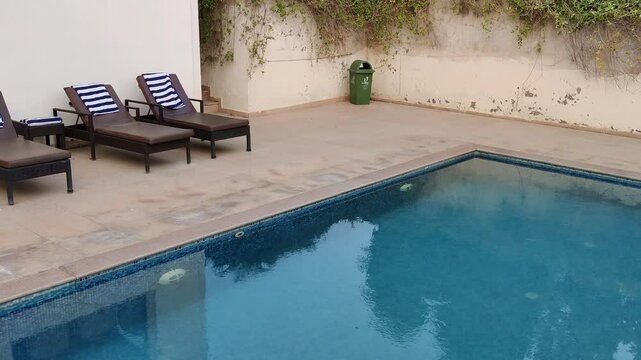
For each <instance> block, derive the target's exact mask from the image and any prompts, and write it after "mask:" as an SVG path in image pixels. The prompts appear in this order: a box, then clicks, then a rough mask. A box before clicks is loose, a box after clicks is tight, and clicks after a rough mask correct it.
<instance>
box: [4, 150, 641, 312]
mask: <svg viewBox="0 0 641 360" xmlns="http://www.w3.org/2000/svg"><path fill="white" fill-rule="evenodd" d="M475 153H487V154H493V155H498V156H504V157H510V158H515V159H520V160H526V161H533V162H538V163H542V164H546V165H552V166H560V167H564V168H569V169H575V170H578V171H584V172H592V173H595V174H603V175H606V176H613V177H617V178H623V179H629V180H632V181H641V173H639V172H634V171H628V170H622V169H616V168H610V167H606V166H601V165H594V164H589V163H585V162H580V161H573V160H566V159H560V158H555V157H551V156H547V155H542V154H533V153H527V152H521V151H515V150H509V149H504V148H498V147H492V146H485V145H478V144H471V143H467V144H462V145H457V146H454V147H451V148H449V149H445V150H442V151H439V152H434V153H431V154H426V155H422V156H419V157H417V158H415V159H412V160H409V161H406V162H403V163H400V164H395V165H392V166H389V167H387V168H384V169H380V170H376V171H373V172H370V173H366V174H363V175H359V176H356V177H353V178H350V179H347V180H344V181H341V182H338V183H335V184H331V185H327V186H322V187H319V188H317V189H313V190H310V191H307V192H303V193H300V194H296V195H294V196H291V197H288V198H285V199H280V200H276V201H273V202H270V203H267V204H263V205H260V206H258V207H255V208H253V209H249V210H245V211H241V212H238V213H234V214H230V215H226V216H223V217H221V218H218V219H214V220H210V221H207V222H204V223H201V224H197V225H194V226H192V227H190V228H188V229H181V230H177V231H173V232H170V233H168V234H164V235H161V236H158V237H155V238H151V239H148V240H144V241H141V242H139V243H135V244H132V245H129V246H126V247H123V248H119V249H114V250H111V251H108V252H105V253H102V254H97V255H92V256H90V257H87V258H83V259H80V260H76V261H74V262H71V263H69V264H66V265H62V266H58V267H54V268H51V269H47V270H44V271H41V272H38V273H35V274H30V275H27V276H23V277H20V278H17V279H12V280H9V281H7V282H4V283H2V284H0V305H1V304H5V303H8V302H11V301H15V300H17V299H20V298H23V297H25V296H29V295H32V294H35V293H38V292H41V291H45V290H49V289H52V288H55V287H57V286H60V285H63V284H65V283H68V282H72V281H77V280H81V279H84V278H87V277H89V276H92V275H96V274H99V273H102V272H105V271H109V270H111V269H114V268H116V267H119V266H122V265H125V264H127V263H130V262H133V261H137V260H140V259H144V258H147V257H151V256H154V255H157V254H160V253H163V252H165V251H169V250H172V249H176V248H179V247H181V246H185V245H188V244H191V243H195V242H197V241H200V240H202V239H205V238H207V237H211V236H214V235H217V234H222V233H225V232H228V231H230V230H233V229H236V228H240V227H243V226H246V225H248V224H251V223H254V222H257V221H259V220H263V219H267V218H271V217H275V216H278V215H280V214H284V213H287V212H290V211H293V210H295V209H298V208H301V207H305V206H309V205H312V204H314V203H318V202H321V201H323V200H326V199H329V198H332V197H335V196H338V195H341V194H345V193H348V192H350V191H354V190H357V189H360V188H363V187H367V186H370V185H373V184H376V183H378V182H381V181H384V180H388V179H391V178H394V177H398V176H402V175H404V174H408V173H410V172H413V171H417V170H420V169H422V168H425V167H429V166H431V165H434V164H437V163H439V162H443V161H447V160H450V159H453V158H456V157H461V156H465V155H474V154H475Z"/></svg>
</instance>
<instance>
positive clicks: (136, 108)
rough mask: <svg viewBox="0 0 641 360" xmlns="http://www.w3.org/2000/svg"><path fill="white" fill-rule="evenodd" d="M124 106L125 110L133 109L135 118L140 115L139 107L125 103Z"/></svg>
mask: <svg viewBox="0 0 641 360" xmlns="http://www.w3.org/2000/svg"><path fill="white" fill-rule="evenodd" d="M125 108H127V110H134V111H135V112H136V118H139V117H140V108H139V107H135V106H129V105H125Z"/></svg>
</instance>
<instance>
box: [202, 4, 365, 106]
mask: <svg viewBox="0 0 641 360" xmlns="http://www.w3.org/2000/svg"><path fill="white" fill-rule="evenodd" d="M267 6H269V7H271V3H268V5H267ZM227 11H230V12H231V14H232V17H233V18H234V19H235V21H234V31H232V36H233V37H234V39H233V41H232V46H231V48H230V49H231V51H233V54H234V61H233V62H228V63H225V64H224V65H219V64H204V65H203V67H202V73H203V84H204V85H208V86H210V87H211V90H212V96H214V97H217V98H221V99H222V106H223V108H225V109H228V110H234V111H238V112H242V113H256V112H261V111H265V110H272V109H279V108H286V107H290V106H296V105H301V104H306V103H311V102H316V101H323V100H328V99H336V98H340V97H345V96H347V95H348V94H349V92H348V89H349V88H348V82H347V70H346V69H347V68H348V67H349V65H350V64H351V62H352V61H354V60H356V59H359V58H363V57H365V56H366V53H367V47H366V43H365V42H364V41H363V40H362V39H360V38H358V37H352V38H350V39H348V40H347V41H346V43H345V44H343V46H342V48H341V49H339V50H338V51H337V52H336V53H335V54H333V55H332V56H327V55H323V54H319V53H318V51H317V49H318V46H319V40H318V33H317V29H316V26H315V24H314V22H313V21H310V19H309V18H306V17H304V16H300V15H298V16H296V17H294V16H290V17H287V18H286V19H281V18H280V17H279V16H278V15H275V14H273V13H271V12H269V11H267V12H266V13H267V21H266V22H267V23H269V24H272V28H271V29H269V28H261V29H257V31H258V32H259V33H261V34H262V36H268V37H271V39H270V40H269V41H268V42H267V46H266V47H265V51H264V55H263V59H264V61H265V63H264V64H263V65H260V66H257V67H254V68H253V69H251V70H250V71H249V72H248V69H250V68H252V66H251V62H252V59H251V58H250V56H249V52H248V49H247V44H246V39H245V38H243V36H242V33H243V30H242V28H243V26H245V24H246V22H247V19H246V18H244V17H243V16H242V13H241V12H240V11H238V9H237V8H236V7H233V6H232V7H231V8H228V9H227Z"/></svg>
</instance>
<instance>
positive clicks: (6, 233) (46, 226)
mask: <svg viewBox="0 0 641 360" xmlns="http://www.w3.org/2000/svg"><path fill="white" fill-rule="evenodd" d="M251 126H252V138H253V148H254V151H253V152H251V153H248V152H245V150H244V139H240V138H239V139H232V140H226V141H221V142H219V143H217V145H218V158H217V159H215V160H212V159H210V158H209V147H208V145H207V143H201V142H200V141H197V140H193V150H192V151H193V153H192V164H191V165H187V164H186V163H185V161H184V151H182V150H176V151H169V152H165V153H160V154H155V155H153V156H152V164H151V173H150V174H145V171H144V165H143V159H142V158H141V157H139V156H137V155H134V154H130V153H127V152H123V151H119V150H113V149H110V148H107V147H98V152H97V154H98V160H97V161H90V160H89V149H88V147H79V148H75V149H73V150H71V151H72V153H73V160H72V166H73V171H74V187H75V192H74V193H73V194H67V193H66V192H65V179H64V175H55V176H49V177H44V178H40V179H34V180H29V181H24V182H21V183H18V184H17V185H16V192H15V200H16V205H14V206H12V207H9V206H7V205H6V202H5V201H4V198H3V201H0V299H2V298H3V296H2V295H3V294H2V292H3V287H6V288H8V287H11V286H15V284H16V283H20V281H21V279H30V278H31V279H32V278H34V277H39V276H40V274H42V276H41V277H40V281H41V282H43V281H47V276H49V275H50V274H51V272H52V269H64V268H65V266H66V265H67V264H72V263H74V262H78V261H82V259H95V258H96V256H100V255H101V254H108V253H110V252H113V251H114V250H118V249H124V248H130V247H131V245H132V244H138V243H147V244H148V245H149V246H152V247H153V242H152V243H149V242H150V241H153V240H154V239H156V238H159V237H163V236H164V237H167V236H172V234H174V233H176V236H180V233H181V231H185V230H188V229H190V228H191V227H195V226H197V225H199V224H202V223H205V222H211V221H212V220H216V219H219V218H222V217H224V216H228V215H230V214H235V213H240V212H243V211H247V210H250V209H254V208H257V207H259V206H261V205H265V204H269V203H272V202H275V201H279V200H283V199H287V198H289V197H292V196H295V195H298V194H303V193H306V192H309V191H312V190H315V189H319V188H323V187H326V186H329V185H332V184H337V183H341V182H344V181H346V180H349V179H353V178H355V177H358V176H362V175H364V174H368V173H372V172H374V171H377V170H381V169H385V168H388V167H391V166H394V165H398V164H402V163H405V162H408V161H411V160H413V159H416V158H419V157H422V156H425V155H429V154H435V153H438V152H443V151H447V150H448V149H453V148H457V147H459V148H460V147H461V146H465V145H466V144H479V145H484V146H491V147H499V148H502V149H506V150H510V151H517V152H523V153H527V154H532V155H535V156H541V157H552V158H555V159H559V160H562V161H569V162H580V163H583V164H587V165H590V166H594V167H605V168H611V169H613V170H619V171H621V172H626V173H628V174H632V175H631V177H636V176H635V175H634V174H641V139H637V138H630V137H623V136H614V135H607V134H600V133H595V132H588V131H580V130H573V129H567V128H561V127H556V126H548V125H541V124H534V123H527V122H520V121H514V120H504V119H497V118H490V117H483V116H477V115H469V114H461V113H455V112H446V111H439V110H432V109H425V108H419V107H411V106H402V105H394V104H388V103H381V102H374V103H372V104H371V105H370V106H353V105H350V104H348V103H343V102H341V103H333V104H328V105H323V106H319V107H314V108H307V109H302V110H295V111H288V112H282V113H276V114H270V115H265V116H260V117H254V118H252V119H251ZM0 193H2V194H4V187H3V185H0ZM131 256H132V257H133V258H135V257H136V254H132V255H131ZM114 265H115V264H114ZM0 302H1V301H0Z"/></svg>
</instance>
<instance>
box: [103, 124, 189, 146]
mask: <svg viewBox="0 0 641 360" xmlns="http://www.w3.org/2000/svg"><path fill="white" fill-rule="evenodd" d="M95 131H96V132H97V133H101V134H105V135H111V136H115V137H119V138H121V139H127V140H132V141H138V142H142V143H145V144H149V145H153V144H160V143H164V142H169V141H174V140H182V139H186V138H189V137H191V136H192V135H194V131H193V130H190V129H178V128H173V127H170V126H162V125H155V124H148V123H143V122H137V121H134V122H128V123H123V124H116V125H109V126H100V127H98V126H96V127H95Z"/></svg>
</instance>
